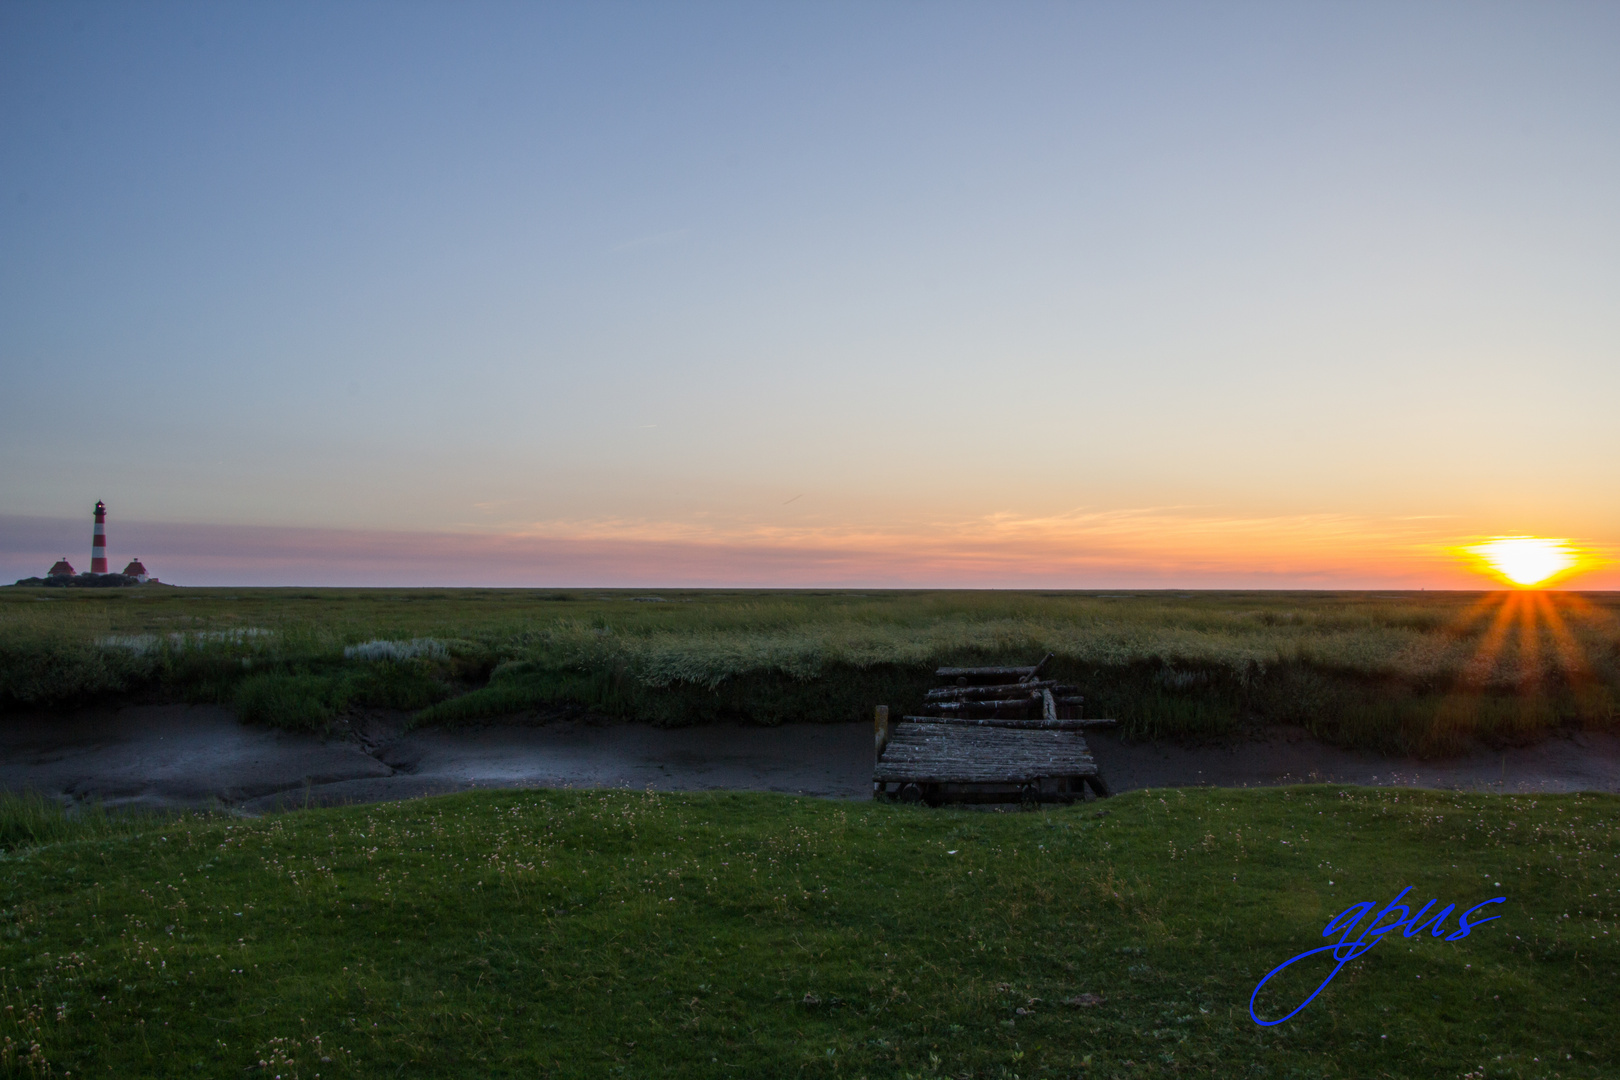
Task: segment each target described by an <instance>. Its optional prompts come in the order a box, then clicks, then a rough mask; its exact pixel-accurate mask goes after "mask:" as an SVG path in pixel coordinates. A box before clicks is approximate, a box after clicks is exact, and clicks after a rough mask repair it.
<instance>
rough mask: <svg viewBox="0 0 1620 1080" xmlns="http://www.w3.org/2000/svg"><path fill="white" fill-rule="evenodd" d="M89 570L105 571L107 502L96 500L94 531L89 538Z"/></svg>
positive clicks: (101, 572) (103, 572)
mask: <svg viewBox="0 0 1620 1080" xmlns="http://www.w3.org/2000/svg"><path fill="white" fill-rule="evenodd" d="M90 572H91V573H92V574H105V573H106V572H107V504H106V503H104V502H102V501H101V500H100V499H97V500H96V532H95V535H94V536H93V537H91V539H90Z"/></svg>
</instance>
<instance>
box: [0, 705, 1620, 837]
mask: <svg viewBox="0 0 1620 1080" xmlns="http://www.w3.org/2000/svg"><path fill="white" fill-rule="evenodd" d="M1087 738H1088V741H1090V743H1091V745H1092V749H1093V751H1094V753H1095V755H1096V757H1097V762H1098V764H1099V766H1100V767H1101V770H1102V774H1103V776H1104V778H1105V779H1106V780H1107V781H1108V784H1109V786H1110V787H1111V788H1112V789H1113V790H1114V791H1129V790H1132V789H1136V788H1147V787H1182V786H1218V787H1254V786H1265V785H1274V784H1292V783H1315V782H1320V783H1340V784H1364V785H1376V786H1406V787H1426V788H1437V789H1451V790H1469V791H1501V792H1518V793H1523V792H1539V791H1546V792H1568V791H1607V792H1620V737H1617V736H1615V735H1610V734H1605V733H1598V732H1588V733H1581V734H1577V735H1574V736H1570V737H1560V738H1552V739H1548V740H1545V741H1543V742H1541V743H1539V744H1537V745H1534V746H1529V747H1522V748H1517V749H1512V750H1507V751H1490V750H1484V749H1481V750H1477V751H1474V752H1472V753H1469V754H1465V755H1462V756H1459V757H1454V758H1449V759H1443V760H1438V761H1419V760H1416V759H1409V758H1388V757H1380V756H1378V755H1376V754H1372V753H1368V752H1363V751H1353V750H1342V749H1339V748H1337V747H1332V746H1327V745H1324V744H1322V743H1320V742H1318V741H1316V740H1314V739H1311V738H1309V737H1308V736H1306V735H1304V734H1303V733H1302V732H1299V731H1295V730H1288V729H1280V730H1277V731H1275V732H1274V733H1272V734H1271V735H1269V736H1268V737H1266V738H1263V739H1256V740H1246V741H1236V742H1228V743H1221V744H1213V745H1204V746H1183V745H1177V744H1171V743H1130V742H1125V741H1122V740H1121V739H1119V738H1118V737H1116V736H1113V735H1109V734H1099V733H1095V732H1093V733H1089V734H1088V736H1087ZM871 770H872V731H871V728H870V726H868V725H866V724H848V723H845V724H784V725H782V726H780V727H760V726H748V725H735V724H713V725H705V726H702V727H690V728H674V729H671V728H658V727H653V726H651V725H648V724H637V723H626V722H622V721H616V720H596V719H590V718H586V719H570V720H558V721H553V722H550V723H543V724H533V723H495V724H489V725H485V726H480V727H474V728H458V729H445V728H426V729H418V730H414V731H407V730H405V725H404V723H403V718H402V717H389V716H387V715H375V714H374V715H371V716H368V717H366V718H364V719H361V720H357V721H356V722H354V723H352V724H351V725H350V726H349V727H348V728H347V729H346V730H344V731H343V732H341V733H339V734H337V735H333V736H328V737H321V736H316V735H308V734H297V733H290V732H282V731H273V730H268V729H264V728H257V727H252V726H249V725H245V724H242V723H241V722H239V721H238V720H237V718H236V717H235V715H234V714H232V713H231V712H230V711H229V710H228V709H224V708H221V707H218V706H207V705H148V706H130V707H126V708H120V709H87V710H82V711H79V712H74V713H68V714H62V715H50V714H36V715H22V716H12V717H9V718H7V719H6V720H5V722H4V723H3V724H0V788H4V789H6V790H9V791H22V790H33V791H37V792H39V793H41V794H44V795H47V796H49V797H53V798H59V799H62V800H64V801H73V802H79V801H85V800H95V801H99V802H101V803H103V804H105V805H107V806H110V807H117V806H131V807H151V808H179V807H202V806H221V807H231V808H235V809H238V810H240V811H243V812H246V813H262V812H265V811H270V810H275V809H282V808H292V807H297V806H303V805H330V804H338V803H361V802H376V801H382V800H389V799H406V798H414V797H417V796H422V795H431V794H440V793H444V792H450V791H461V790H465V789H468V788H474V787H479V788H483V787H579V788H635V789H638V790H641V789H646V788H653V789H655V790H660V791H703V790H731V791H774V792H782V793H787V794H794V795H811V796H819V797H823V798H834V799H860V798H866V797H868V796H869V795H870V793H871V775H872V772H871Z"/></svg>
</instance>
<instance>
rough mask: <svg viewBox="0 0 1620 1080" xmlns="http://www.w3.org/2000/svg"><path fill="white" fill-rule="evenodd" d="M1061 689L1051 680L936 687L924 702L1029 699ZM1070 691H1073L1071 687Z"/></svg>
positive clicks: (926, 695)
mask: <svg viewBox="0 0 1620 1080" xmlns="http://www.w3.org/2000/svg"><path fill="white" fill-rule="evenodd" d="M1060 689H1061V688H1060V687H1059V686H1058V684H1057V683H1056V682H1054V681H1053V680H1051V679H1037V680H1035V681H1034V682H1027V683H1019V682H1015V683H1006V684H1005V685H1002V686H936V687H935V688H934V689H932V690H930V691H928V692H927V693H926V694H924V695H923V700H924V701H956V700H959V699H962V698H980V699H988V698H1015V697H1028V696H1029V695H1030V694H1032V693H1034V692H1035V691H1037V690H1052V691H1054V692H1055V691H1058V690H1060ZM1069 689H1073V687H1070V688H1069Z"/></svg>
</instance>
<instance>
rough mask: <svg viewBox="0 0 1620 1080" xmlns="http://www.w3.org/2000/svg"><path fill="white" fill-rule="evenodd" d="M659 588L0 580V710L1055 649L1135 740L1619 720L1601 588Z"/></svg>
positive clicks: (839, 675)
mask: <svg viewBox="0 0 1620 1080" xmlns="http://www.w3.org/2000/svg"><path fill="white" fill-rule="evenodd" d="M659 596H660V597H661V598H662V600H663V602H662V603H656V604H655V603H647V602H644V601H645V600H646V599H647V597H646V594H642V593H629V592H608V591H596V590H589V591H587V590H580V591H572V592H555V591H538V590H479V589H459V590H449V589H421V590H387V589H380V590H337V589H333V590H287V589H233V590H222V589H196V590H192V589H185V590H179V589H164V590H141V589H130V590H105V591H102V590H96V591H93V592H92V591H90V590H86V591H85V592H83V593H77V594H75V593H70V592H69V591H68V590H46V589H18V588H13V589H4V590H0V707H11V708H16V707H19V706H29V705H51V704H56V703H64V702H72V701H78V700H84V699H86V698H89V697H95V696H98V695H99V696H107V695H114V696H116V695H118V694H127V693H131V692H134V691H137V690H143V689H144V690H145V691H148V692H163V693H168V694H171V695H175V696H181V697H187V698H190V699H193V700H218V701H226V702H236V703H237V704H238V706H239V707H241V708H244V709H245V711H247V712H249V713H251V714H253V715H254V716H255V717H256V718H257V719H259V720H262V721H263V722H267V723H276V722H278V721H277V717H278V716H284V718H285V722H286V723H288V724H289V725H291V726H311V725H315V726H318V725H320V724H324V723H326V722H328V721H329V720H330V719H331V718H332V717H334V716H337V715H339V714H341V712H342V711H343V710H344V709H345V708H349V707H353V706H355V705H388V706H389V707H395V708H409V709H413V710H417V711H418V712H419V714H420V715H419V719H420V720H421V721H422V722H438V723H457V722H465V721H469V720H483V719H488V718H491V717H496V716H503V715H509V714H513V713H523V712H534V711H542V712H543V711H545V710H547V709H549V708H553V707H555V706H556V705H558V704H559V703H568V702H572V703H575V704H577V705H581V706H586V707H589V708H592V709H595V710H598V711H601V712H605V713H609V714H613V715H622V716H627V717H635V718H640V719H647V720H652V721H654V722H658V723H665V724H688V723H701V722H706V721H710V720H715V719H742V720H751V721H754V722H760V723H780V722H784V721H792V720H812V721H813V720H853V719H858V718H860V717H863V716H865V715H867V714H868V710H869V709H870V707H871V705H872V704H874V703H877V702H889V703H892V704H896V705H898V706H901V707H905V705H906V704H907V703H909V702H911V701H914V700H916V699H918V698H919V697H920V694H921V690H922V689H923V687H925V686H926V685H927V684H928V682H929V673H930V671H931V670H932V668H933V667H934V666H936V665H938V664H940V663H951V662H957V663H960V662H1001V661H1022V662H1027V661H1028V660H1029V659H1030V658H1031V657H1035V656H1039V655H1042V654H1044V653H1046V652H1051V653H1053V654H1055V656H1056V660H1055V661H1054V670H1055V672H1056V673H1058V674H1060V675H1062V676H1063V677H1065V678H1068V679H1072V680H1074V681H1077V682H1080V683H1083V684H1084V686H1085V691H1086V695H1087V698H1088V709H1089V711H1090V712H1091V713H1092V714H1093V715H1097V714H1104V715H1112V716H1115V717H1117V718H1119V719H1120V720H1121V722H1122V724H1123V725H1124V728H1125V730H1126V731H1127V733H1129V734H1132V735H1136V736H1142V737H1148V736H1178V737H1206V736H1227V735H1232V734H1236V733H1241V732H1242V731H1244V730H1247V729H1250V728H1252V727H1254V726H1256V725H1263V724H1267V723H1276V722H1285V723H1295V724H1301V725H1304V726H1306V727H1308V728H1309V729H1311V730H1312V731H1313V733H1315V734H1317V735H1318V736H1320V737H1322V738H1326V739H1329V740H1332V741H1336V742H1339V743H1341V744H1344V745H1352V746H1366V747H1376V748H1380V749H1385V750H1392V751H1403V752H1416V753H1424V754H1436V753H1446V752H1450V751H1453V750H1457V749H1460V748H1461V747H1462V746H1464V745H1466V744H1467V743H1468V742H1469V741H1470V740H1474V739H1484V740H1487V741H1491V742H1495V743H1512V742H1522V741H1525V740H1529V739H1534V738H1538V737H1541V736H1544V735H1545V734H1547V733H1549V732H1551V731H1555V730H1559V729H1562V728H1569V727H1606V726H1611V725H1613V724H1614V723H1615V719H1616V712H1617V709H1620V619H1617V617H1616V613H1617V611H1620V597H1616V596H1615V595H1612V594H1603V595H1589V596H1584V597H1582V596H1576V595H1574V594H1568V595H1563V594H1560V597H1561V598H1560V599H1559V600H1558V602H1557V603H1553V604H1550V605H1546V610H1540V613H1539V614H1537V613H1536V611H1533V610H1531V609H1530V608H1528V607H1527V608H1525V611H1527V612H1529V614H1528V615H1526V616H1525V617H1524V618H1523V619H1520V618H1519V617H1517V616H1515V619H1514V620H1511V621H1509V622H1504V620H1503V618H1502V617H1501V613H1502V612H1503V611H1505V610H1508V608H1505V607H1504V605H1503V601H1502V599H1501V597H1500V596H1498V597H1494V598H1493V597H1490V596H1487V595H1484V594H1462V593H1407V594H1402V595H1390V594H1368V593H1303V592H1301V593H1291V592H1251V593H1242V592H1229V593H1140V594H1130V595H1121V594H1094V593H1035V592H898V593H868V594H862V595H855V594H845V593H837V592H799V591H795V592H785V591H784V592H770V591H718V590H715V591H675V590H671V591H666V592H664V593H661V594H659ZM1513 610H1518V609H1513ZM1537 610H1539V609H1537ZM1547 611H1551V615H1550V616H1549V615H1548V614H1547ZM131 642H138V643H139V645H138V647H132V646H131V644H130V643H131ZM362 672H364V673H365V677H364V678H363V679H362V678H361V677H360V673H362ZM277 680H302V681H288V682H286V683H285V685H279V686H278V685H275V684H276V681H277ZM245 683H248V684H251V685H248V686H247V688H246V689H244V684H245ZM429 683H432V684H433V685H435V686H438V687H440V688H441V689H440V690H438V691H435V690H432V689H430V687H429V685H428V684H429ZM396 684H397V685H396ZM407 684H409V685H408V686H407ZM390 687H395V689H394V690H390V689H389V688H390ZM295 701H296V702H302V703H303V704H299V705H296V706H294V705H290V704H289V705H287V707H286V708H285V709H283V708H282V706H280V705H277V704H274V703H275V702H289V703H290V702H295ZM311 702H315V703H316V704H315V705H311V704H310V703H311Z"/></svg>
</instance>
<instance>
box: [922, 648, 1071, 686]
mask: <svg viewBox="0 0 1620 1080" xmlns="http://www.w3.org/2000/svg"><path fill="white" fill-rule="evenodd" d="M1051 659H1052V654H1051V653H1047V654H1046V655H1045V656H1043V657H1041V660H1040V663H1038V664H1032V665H1031V666H1029V667H942V668H939V669H937V670H936V671H935V672H934V674H935V675H936V676H937V677H939V678H941V679H984V678H990V677H993V676H997V675H1005V676H1011V677H1012V678H1015V679H1019V680H1021V681H1024V682H1028V681H1029V680H1031V679H1033V678H1034V677H1035V676H1036V675H1039V674H1040V673H1041V669H1042V668H1044V667H1045V666H1046V665H1047V662H1048V661H1050V660H1051Z"/></svg>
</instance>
